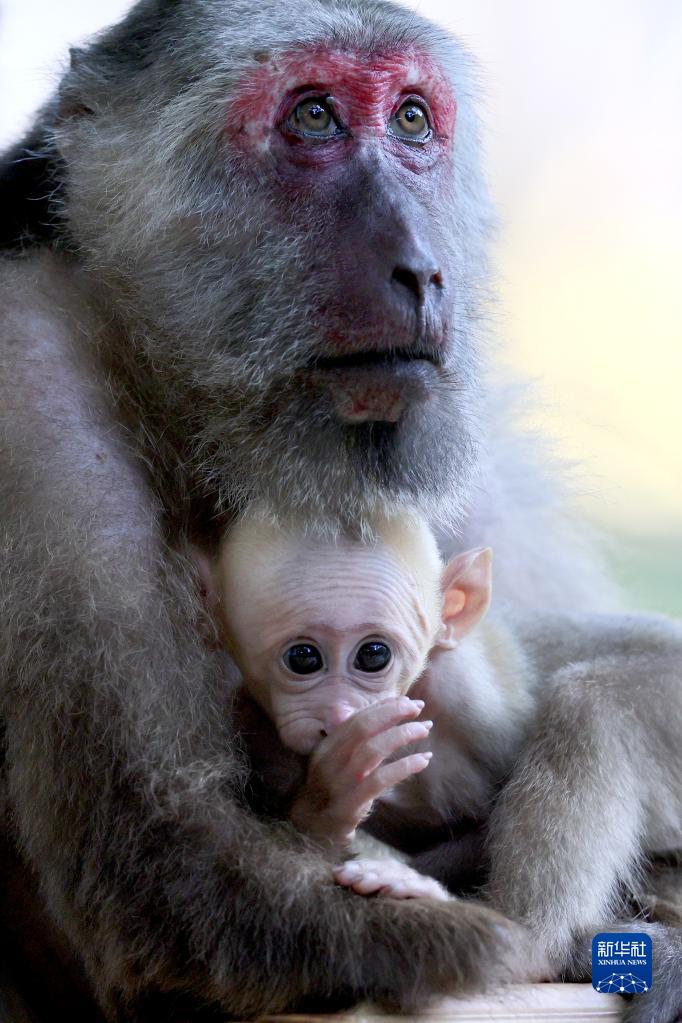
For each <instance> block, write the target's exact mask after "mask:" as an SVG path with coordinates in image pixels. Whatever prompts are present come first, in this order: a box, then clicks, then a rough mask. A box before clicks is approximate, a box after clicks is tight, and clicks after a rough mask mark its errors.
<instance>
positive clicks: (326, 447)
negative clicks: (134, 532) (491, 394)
mask: <svg viewBox="0 0 682 1023" xmlns="http://www.w3.org/2000/svg"><path fill="white" fill-rule="evenodd" d="M475 393H476V392H475V389H473V388H467V387H462V389H461V391H460V392H459V393H458V394H457V395H456V397H455V395H453V393H452V392H451V390H450V389H449V388H447V387H445V386H437V387H435V388H434V389H433V391H432V392H431V393H430V395H429V397H428V399H427V400H421V401H419V400H414V401H411V402H408V403H406V405H405V408H404V409H403V411H402V413H401V415H400V416H399V417H398V418H397V419H396V421H394V422H392V421H389V420H388V419H386V418H384V419H382V420H379V419H365V420H364V421H360V422H348V421H347V420H344V419H343V417H340V416H338V415H337V414H336V412H335V408H336V406H335V404H334V402H333V401H330V399H329V396H328V394H327V393H326V391H323V390H319V389H317V388H315V389H314V390H309V389H299V388H296V389H292V390H290V391H288V392H286V401H284V402H282V401H280V402H279V403H278V406H277V410H276V414H275V415H272V414H270V415H267V412H268V409H267V408H263V410H262V413H261V414H260V415H256V414H255V411H254V410H253V409H252V410H250V415H248V417H245V421H244V424H243V429H242V430H240V432H239V435H238V436H236V437H234V433H233V434H232V436H233V437H234V442H233V443H227V444H226V443H225V436H226V430H227V429H228V427H227V424H223V430H222V431H221V433H220V436H219V437H216V440H217V442H218V443H217V444H216V456H217V464H215V465H214V472H213V473H212V474H211V475H212V477H213V480H214V482H217V483H218V486H219V490H220V492H221V498H222V503H223V506H224V507H227V508H229V507H235V506H241V507H243V506H244V504H249V503H251V502H258V503H262V504H265V505H266V506H267V507H268V508H270V509H272V513H273V516H274V517H275V518H276V519H289V518H292V519H297V520H300V519H301V518H305V519H307V520H308V521H310V522H316V523H318V524H320V525H322V526H323V528H325V529H327V528H328V529H330V530H331V531H332V532H333V531H334V530H335V529H337V528H345V526H346V525H347V524H349V523H353V521H355V522H358V523H361V522H363V521H369V520H371V519H372V518H373V517H374V516H375V515H377V514H391V513H395V512H396V511H397V510H398V509H401V508H402V509H412V510H414V511H415V512H416V513H418V514H421V515H424V516H425V517H426V518H428V519H429V520H430V521H435V522H438V523H447V524H448V525H449V526H450V528H452V526H453V525H456V523H457V522H458V521H459V519H460V517H461V514H462V511H463V508H464V506H465V505H466V502H467V500H468V498H469V494H470V488H471V484H472V479H473V475H474V469H475V465H476V459H477V448H478V436H477V433H478V431H477V429H476V424H477V423H479V422H480V419H481V416H480V413H478V412H477V410H476V397H475ZM377 411H378V410H377ZM231 425H232V427H233V428H234V420H233V421H232V424H231ZM264 435H267V444H265V443H262V438H263V436H264ZM204 450H206V445H205V446H204ZM235 454H239V455H240V458H239V459H237V458H236V457H235ZM245 467H248V471H247V472H246V473H245V472H244V469H245Z"/></svg>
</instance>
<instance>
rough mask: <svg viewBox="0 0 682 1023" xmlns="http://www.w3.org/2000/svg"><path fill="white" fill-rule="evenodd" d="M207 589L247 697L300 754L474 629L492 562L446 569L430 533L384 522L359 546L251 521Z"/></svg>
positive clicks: (482, 553) (472, 561) (226, 549)
mask: <svg viewBox="0 0 682 1023" xmlns="http://www.w3.org/2000/svg"><path fill="white" fill-rule="evenodd" d="M213 578H214V580H215V587H214V589H215V592H216V595H217V601H218V608H219V617H220V622H221V627H222V629H223V633H224V637H225V641H226V644H227V646H228V648H229V650H230V652H231V653H232V655H233V656H234V659H235V660H236V662H237V664H238V666H239V668H240V669H241V672H242V676H243V680H244V686H245V687H246V689H247V690H248V691H249V692H250V694H251V695H252V696H253V698H254V699H255V700H256V701H257V702H258V703H259V704H260V705H261V707H262V708H263V710H264V711H265V712H266V714H267V715H268V716H269V717H270V719H271V720H272V721H273V722H274V724H275V726H276V728H277V731H278V732H279V736H280V739H281V740H282V742H283V743H284V745H285V746H288V747H289V748H290V749H292V750H295V751H296V752H297V753H301V754H304V755H308V754H310V753H312V752H313V750H314V749H315V748H316V747H317V746H318V744H319V743H320V742H321V741H322V740H323V739H324V738H325V736H327V735H329V734H330V733H331V732H333V731H334V730H335V729H337V728H339V726H341V725H343V723H344V722H345V721H347V720H348V719H349V718H350V717H352V716H353V715H354V714H357V712H358V711H360V710H363V709H364V708H365V707H367V706H369V704H372V703H378V702H379V701H381V700H387V699H390V698H393V697H397V696H402V695H403V694H405V693H406V692H407V691H408V690H409V689H410V687H411V686H412V684H413V683H414V682H415V681H416V680H417V679H418V678H419V676H420V675H421V673H422V672H423V670H424V668H425V666H426V661H427V658H428V656H429V652H430V651H431V650H432V648H433V649H435V648H441V649H448V648H452V646H453V645H456V642H457V641H458V639H460V638H461V637H462V636H463V635H464V634H465V633H466V632H467V631H468V630H469V629H470V628H472V627H473V625H475V624H476V622H477V621H478V620H479V619H480V618H481V616H482V615H483V614H484V613H485V609H486V607H487V604H488V600H489V597H490V551H488V550H483V549H478V550H473V551H467V552H464V553H463V554H459V555H456V556H455V557H454V558H453V559H452V561H451V562H450V563H449V565H448V566H447V567H446V568H445V569H443V565H442V563H441V561H440V556H439V554H438V549H437V547H436V543H435V540H434V538H433V536H432V534H431V532H430V530H429V529H428V527H427V526H426V525H424V524H415V523H413V522H412V521H411V520H405V521H404V522H402V521H401V520H395V521H391V522H388V523H385V524H384V526H383V527H382V531H381V533H380V536H379V537H378V540H377V542H376V543H373V544H370V545H364V544H362V543H360V542H358V541H352V540H339V541H338V542H337V543H327V544H323V543H321V542H316V541H314V540H312V539H310V538H309V537H308V536H306V535H305V534H304V533H301V532H294V531H289V532H286V531H284V530H278V529H276V528H275V527H273V526H268V525H267V524H266V523H264V522H262V521H259V520H258V519H255V518H254V519H253V520H244V521H243V522H241V523H240V524H238V525H237V526H236V527H235V528H234V529H233V530H232V531H231V533H230V534H228V536H227V537H226V539H225V541H224V542H223V545H222V547H221V552H220V556H219V559H218V563H217V565H216V567H215V572H214V574H213ZM455 637H456V638H455Z"/></svg>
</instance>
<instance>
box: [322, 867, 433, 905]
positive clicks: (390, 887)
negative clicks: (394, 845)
mask: <svg viewBox="0 0 682 1023" xmlns="http://www.w3.org/2000/svg"><path fill="white" fill-rule="evenodd" d="M333 869H334V880H335V881H336V883H337V884H340V885H343V886H344V888H352V889H353V891H354V892H357V893H358V895H382V896H383V895H385V896H390V897H391V898H392V899H419V898H424V899H440V900H441V901H442V902H447V901H449V900H450V899H451V898H452V896H451V895H450V894H449V893H448V892H447V891H446V889H445V888H443V886H442V885H441V884H439V883H438V881H435V880H434V879H433V878H432V877H426V876H425V875H424V874H420V873H418V872H417V871H416V870H413V869H412V867H408V866H407V864H406V863H401V862H400V860H392V859H385V860H382V859H380V860H368V859H358V860H349V861H348V862H347V863H342V864H340V865H339V866H337V867H334V868H333Z"/></svg>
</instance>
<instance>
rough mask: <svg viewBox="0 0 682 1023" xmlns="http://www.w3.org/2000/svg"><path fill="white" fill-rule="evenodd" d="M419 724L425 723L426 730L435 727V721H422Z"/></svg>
mask: <svg viewBox="0 0 682 1023" xmlns="http://www.w3.org/2000/svg"><path fill="white" fill-rule="evenodd" d="M419 724H420V725H423V726H424V728H426V730H427V731H429V732H430V731H431V729H432V728H433V721H420V722H419Z"/></svg>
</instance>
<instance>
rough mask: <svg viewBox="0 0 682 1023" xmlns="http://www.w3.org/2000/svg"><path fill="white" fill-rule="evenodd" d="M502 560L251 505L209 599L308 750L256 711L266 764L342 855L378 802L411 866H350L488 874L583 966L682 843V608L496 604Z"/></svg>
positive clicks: (422, 536)
mask: <svg viewBox="0 0 682 1023" xmlns="http://www.w3.org/2000/svg"><path fill="white" fill-rule="evenodd" d="M491 565H492V560H491V552H490V550H489V549H479V550H473V551H467V552H464V553H461V554H458V555H456V556H455V557H453V558H452V560H451V561H450V563H449V564H448V565H447V566H443V565H442V563H441V561H440V558H439V555H438V551H437V548H436V545H435V542H434V540H433V536H432V534H431V533H430V531H429V530H428V529H427V528H426V526H425V525H424V524H423V523H418V522H415V521H414V520H410V519H393V520H390V521H386V520H383V521H379V522H378V523H376V524H375V530H374V536H373V539H372V540H371V541H368V540H365V541H364V542H363V541H361V540H359V539H353V538H349V537H341V538H337V539H336V540H334V541H332V542H325V541H321V540H320V539H318V538H316V537H315V536H314V535H311V533H310V531H302V530H298V531H297V530H295V529H292V528H289V529H284V530H282V529H277V528H275V527H274V526H273V525H272V524H271V523H270V522H267V521H264V520H263V519H261V518H259V517H258V515H253V516H251V517H249V518H247V519H244V520H243V521H242V522H240V523H238V524H237V525H236V526H235V527H234V528H233V529H232V530H231V532H230V534H229V536H228V537H227V538H226V540H225V541H224V543H223V546H222V550H221V554H220V558H219V560H218V562H217V566H216V569H215V572H214V576H213V578H214V579H215V588H216V597H217V599H216V601H215V606H216V608H217V611H218V621H219V622H220V625H221V627H222V631H223V635H224V637H225V640H226V642H227V644H228V646H229V649H230V651H231V653H232V655H233V656H234V659H235V661H236V662H237V664H238V666H239V668H240V672H241V677H242V679H243V685H244V688H245V690H246V691H247V692H248V694H249V695H250V696H251V697H252V699H253V700H254V701H255V702H256V703H257V704H258V705H259V706H260V707H261V708H262V710H263V711H264V712H265V714H266V715H267V717H268V718H269V719H270V720H271V721H272V722H273V723H274V725H275V727H276V730H277V733H278V736H279V739H280V741H281V743H282V744H283V745H284V746H285V747H287V748H288V749H290V750H292V751H293V752H294V753H296V754H302V755H305V756H307V757H309V760H308V762H307V764H306V765H305V774H304V776H302V775H301V771H300V763H298V762H297V761H296V760H292V762H291V769H290V773H289V776H288V777H287V775H286V774H284V773H282V771H281V770H279V771H278V772H277V773H275V772H273V765H274V764H281V762H282V758H281V757H278V756H277V755H276V754H275V752H274V750H273V740H272V735H271V734H269V733H267V738H265V741H264V742H263V736H260V735H259V733H258V729H257V723H256V720H257V719H256V717H255V716H254V715H252V717H251V726H250V732H249V731H247V734H246V738H247V740H248V741H249V742H250V743H251V745H252V748H254V749H255V751H256V756H255V758H254V759H255V763H256V766H257V769H258V770H259V772H260V775H261V776H260V779H259V784H261V785H264V786H265V788H266V789H269V790H273V789H278V790H279V794H280V798H281V801H282V809H283V810H284V811H285V812H286V813H287V814H288V815H289V817H290V819H291V820H292V821H294V823H295V824H296V826H297V827H298V828H299V829H300V830H302V831H304V832H305V833H306V834H308V835H310V836H312V837H314V838H315V839H316V840H317V841H319V842H320V843H321V845H322V847H323V848H324V849H326V850H328V854H329V855H330V856H332V857H334V858H340V857H342V856H343V855H344V854H347V852H348V850H349V849H350V845H351V842H352V839H353V838H354V835H355V829H356V828H357V827H358V826H359V825H360V824H361V823H362V822H363V821H364V822H365V827H366V828H367V829H368V830H369V831H370V832H371V833H372V834H373V835H375V836H377V837H380V838H381V839H382V840H384V841H385V842H387V843H389V844H390V845H393V846H395V847H397V848H398V849H400V850H401V852H403V853H408V854H411V857H412V860H411V862H412V864H413V866H414V867H417V868H418V870H415V869H413V868H412V867H410V866H407V865H406V864H405V863H402V862H398V861H390V860H386V859H380V860H373V859H367V858H361V859H358V860H355V861H350V862H347V863H345V864H342V865H340V866H337V867H335V868H334V876H335V877H336V880H337V881H338V882H339V883H340V884H343V885H347V886H349V887H352V888H353V889H354V890H355V891H357V892H359V893H362V894H364V895H369V894H377V893H378V894H381V895H386V896H392V897H394V898H396V897H397V898H412V897H415V896H420V895H425V894H429V895H431V896H432V897H435V898H447V893H446V890H445V888H442V887H440V886H436V884H435V882H434V881H433V880H431V877H435V878H437V879H439V881H441V882H442V883H443V885H445V886H447V888H449V889H450V890H451V891H455V890H458V889H461V888H462V887H464V886H466V885H467V884H468V883H470V882H471V880H472V876H475V875H476V874H477V875H478V883H479V885H480V884H481V883H483V882H486V883H485V888H484V891H485V892H486V895H487V897H488V899H489V900H491V901H492V903H493V904H494V905H497V906H498V907H501V908H504V909H505V911H507V912H510V913H512V914H515V915H518V916H519V917H520V918H522V919H523V920H524V922H525V923H526V924H527V925H528V927H529V928H530V929H531V930H533V932H534V933H535V934H536V935H537V937H538V941H539V945H540V947H542V948H546V949H547V951H548V953H549V956H550V959H551V961H552V963H553V965H554V968H555V970H557V971H559V972H564V971H569V972H570V971H573V972H574V973H576V972H578V961H579V957H580V942H581V939H585V940H586V939H588V938H590V937H591V936H592V935H593V934H594V933H596V932H597V931H599V930H608V929H609V928H610V926H611V925H612V923H613V920H614V919H615V918H616V917H617V916H618V915H620V916H621V918H624V916H625V915H626V914H627V912H628V904H627V899H626V898H625V893H630V895H632V894H633V893H635V892H636V891H637V890H638V886H639V890H641V883H642V882H641V876H640V873H641V871H642V867H643V865H645V864H646V863H648V861H649V859H650V858H651V857H653V856H656V855H661V854H664V855H665V854H669V853H671V852H674V851H675V850H678V849H679V848H680V847H682V749H681V748H680V744H679V740H678V735H679V727H680V723H681V722H682V628H680V627H679V626H678V625H676V624H675V623H674V622H672V621H669V620H666V619H664V618H661V617H654V616H642V615H639V616H635V615H593V616H591V617H586V616H584V615H581V614H579V613H574V614H572V615H570V614H563V615H548V614H546V613H545V614H543V613H542V612H539V611H538V612H532V613H530V614H529V613H525V614H524V613H520V612H518V611H517V612H516V613H513V612H511V611H510V610H509V609H507V610H506V611H505V612H504V614H499V613H497V614H496V613H495V612H493V613H491V614H490V615H488V616H487V617H485V618H484V616H485V613H486V610H487V609H488V607H489V604H490V597H491ZM208 588H209V591H210V588H211V583H210V582H209V584H208ZM424 708H425V714H426V715H427V717H428V720H424V721H422V720H415V719H416V718H417V717H418V716H419V714H420V713H421V712H422V710H423V709H424ZM261 746H262V747H263V748H265V749H266V753H265V756H263V755H262V754H259V752H258V751H259V749H260V748H261ZM405 747H407V749H406V748H405ZM432 756H433V760H430V758H431V757H432ZM612 802H613V804H614V807H613V809H614V812H613V813H610V812H606V810H605V807H609V806H611V804H612ZM571 803H573V804H574V805H573V807H571ZM567 808H568V809H569V810H570V809H573V810H574V813H566V810H567ZM370 811H371V814H370ZM365 818H367V819H366V820H365ZM614 821H615V823H614ZM616 832H617V834H616ZM486 834H487V837H486ZM587 835H589V836H590V838H589V842H588V841H587V839H586V836H587ZM486 870H487V871H488V877H487V878H486V877H485V872H486ZM419 871H425V872H426V873H427V874H428V875H430V877H429V878H425V877H424V876H423V875H422V874H421V873H420V872H419ZM630 912H632V909H631V907H630ZM576 952H577V953H578V956H577V957H576ZM656 965H657V967H658V963H657V964H656ZM678 967H679V969H678V977H679V976H680V975H681V974H682V963H679V964H678ZM662 980H663V984H664V985H665V971H664V972H663V978H662ZM657 986H658V977H657V978H656V983H655V987H657ZM664 991H665V987H664ZM681 997H682V994H681ZM650 1009H651V1007H650ZM654 1011H655V1010H654ZM652 1018H654V1017H653V1016H652ZM656 1018H658V1017H656ZM661 1018H663V1017H661Z"/></svg>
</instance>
